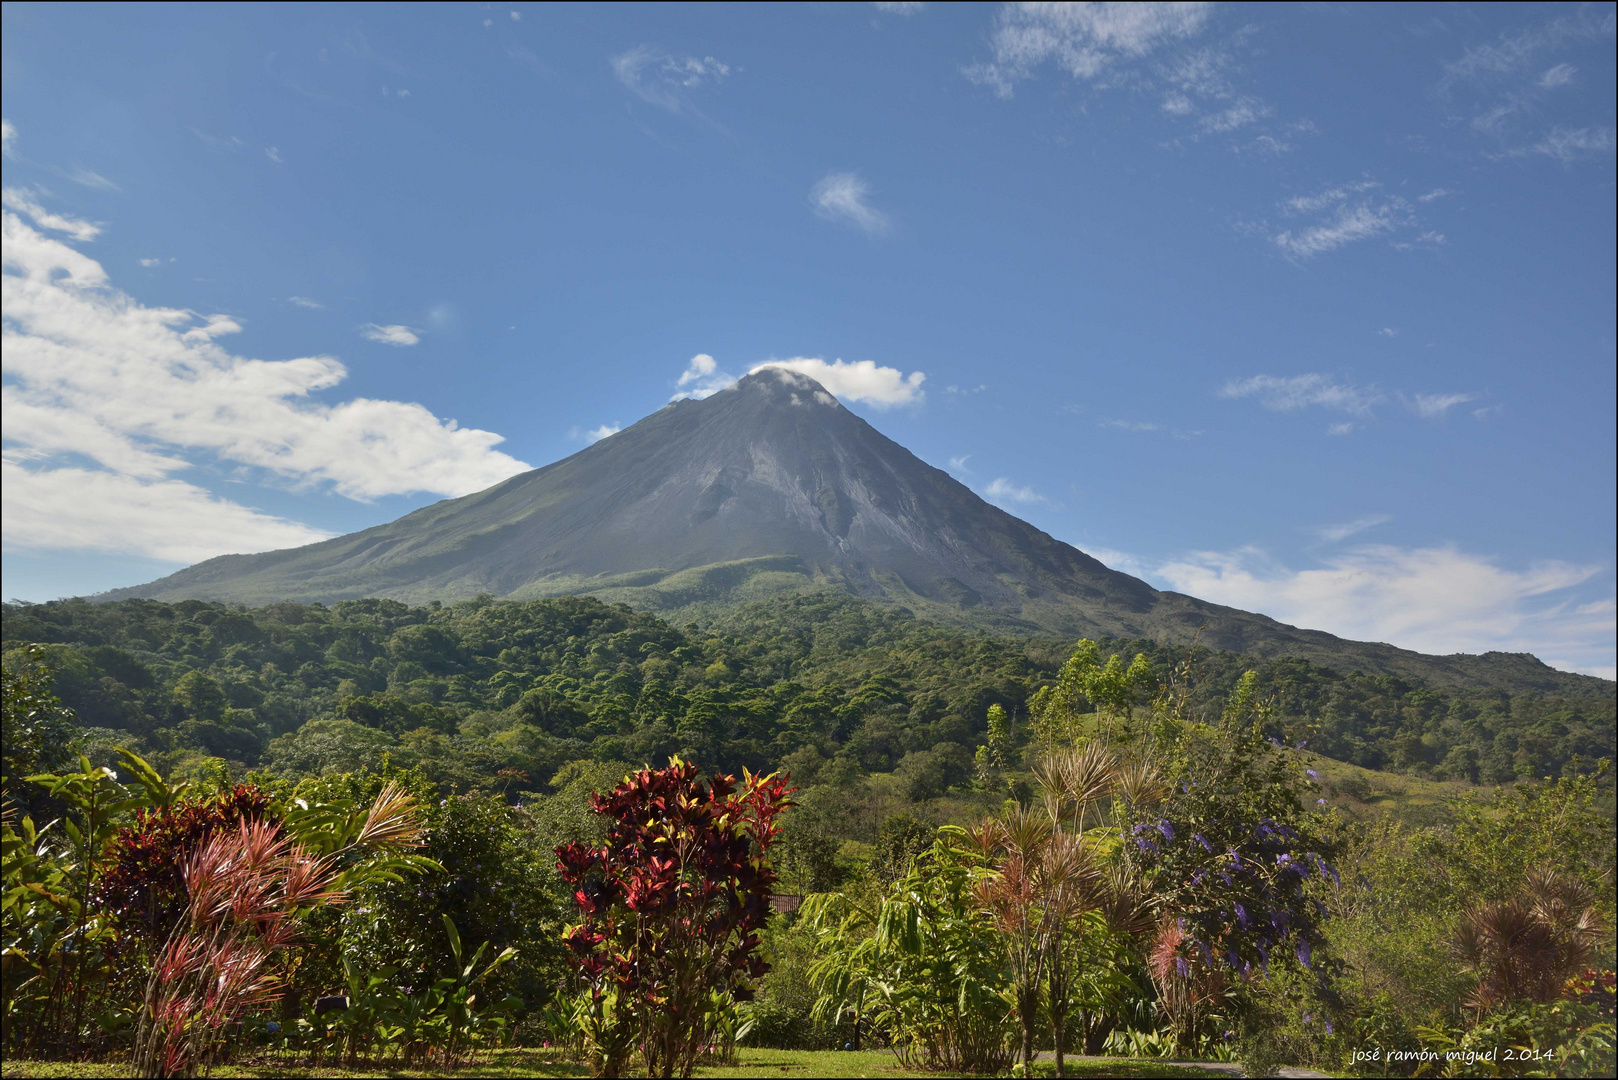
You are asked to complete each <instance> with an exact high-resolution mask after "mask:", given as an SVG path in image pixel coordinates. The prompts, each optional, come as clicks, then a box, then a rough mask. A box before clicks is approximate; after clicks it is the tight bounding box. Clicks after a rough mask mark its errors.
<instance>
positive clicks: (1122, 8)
mask: <svg viewBox="0 0 1618 1080" xmlns="http://www.w3.org/2000/svg"><path fill="white" fill-rule="evenodd" d="M1210 6H1211V5H1208V4H1200V3H1075V4H1060V3H1021V4H1006V5H1004V6H1003V7H1001V9H1000V13H999V16H998V17H997V19H996V25H995V30H994V35H993V37H992V39H991V40H990V49H991V54H992V59H991V60H990V61H989V62H987V63H983V64H975V65H973V66H972V67H970V68H968V69H967V71H966V74H967V76H968V77H969V78H971V79H972V80H973V81H974V82H978V83H982V84H984V85H987V86H991V87H993V88H994V90H995V92H996V93H998V94H1000V95H1001V96H1002V97H1010V96H1011V94H1012V89H1013V87H1014V85H1015V84H1016V83H1017V82H1019V81H1021V80H1023V79H1027V78H1030V77H1032V76H1033V74H1034V71H1035V70H1036V69H1037V68H1039V67H1040V66H1042V65H1044V64H1046V63H1054V64H1055V65H1056V66H1057V67H1058V68H1060V69H1061V70H1062V71H1065V72H1066V73H1067V74H1069V75H1071V76H1072V77H1073V78H1075V79H1086V80H1096V79H1098V78H1100V77H1101V76H1102V75H1103V74H1104V73H1105V72H1106V71H1107V70H1108V69H1109V68H1110V67H1112V66H1113V65H1114V64H1116V63H1118V62H1119V61H1122V60H1126V59H1138V58H1140V57H1143V56H1146V55H1147V54H1149V53H1151V52H1152V51H1153V50H1154V49H1156V48H1158V47H1159V46H1161V45H1164V44H1167V43H1170V42H1173V41H1178V40H1182V39H1185V38H1189V37H1192V36H1194V35H1196V34H1197V33H1198V32H1200V31H1201V30H1202V27H1203V24H1204V23H1206V22H1207V19H1208V13H1209V8H1210Z"/></svg>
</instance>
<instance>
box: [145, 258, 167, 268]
mask: <svg viewBox="0 0 1618 1080" xmlns="http://www.w3.org/2000/svg"><path fill="white" fill-rule="evenodd" d="M140 264H141V265H142V266H145V267H153V266H162V265H163V260H162V259H142V260H140Z"/></svg>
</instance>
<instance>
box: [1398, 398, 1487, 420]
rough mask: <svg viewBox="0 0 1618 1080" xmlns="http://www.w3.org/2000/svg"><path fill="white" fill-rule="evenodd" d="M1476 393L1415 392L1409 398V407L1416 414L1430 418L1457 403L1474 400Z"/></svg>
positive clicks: (1463, 403)
mask: <svg viewBox="0 0 1618 1080" xmlns="http://www.w3.org/2000/svg"><path fill="white" fill-rule="evenodd" d="M1477 399H1478V396H1477V395H1476V394H1415V395H1412V396H1411V398H1410V407H1411V408H1412V409H1413V410H1415V413H1416V415H1417V416H1424V417H1427V418H1428V419H1431V418H1433V417H1436V416H1443V415H1444V414H1445V413H1447V412H1449V411H1450V410H1451V409H1453V408H1454V407H1455V406H1457V405H1465V404H1466V403H1467V402H1469V401H1476V400H1477Z"/></svg>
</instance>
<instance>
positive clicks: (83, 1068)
mask: <svg viewBox="0 0 1618 1080" xmlns="http://www.w3.org/2000/svg"><path fill="white" fill-rule="evenodd" d="M1055 1069H1056V1065H1055V1063H1054V1062H1047V1061H1040V1062H1036V1063H1035V1069H1034V1071H1035V1075H1037V1076H1049V1075H1054V1074H1055ZM1065 1071H1066V1073H1067V1075H1068V1076H1122V1077H1137V1076H1139V1077H1159V1076H1164V1077H1176V1076H1198V1077H1207V1076H1210V1075H1213V1074H1211V1073H1210V1072H1208V1071H1207V1070H1204V1069H1198V1068H1194V1067H1187V1066H1183V1065H1171V1064H1168V1063H1167V1062H1161V1061H1140V1060H1136V1059H1131V1058H1073V1057H1070V1058H1068V1059H1067V1066H1066V1070H1065ZM128 1075H129V1066H128V1065H125V1064H123V1063H121V1062H113V1063H106V1064H84V1063H80V1062H71V1061H17V1060H11V1059H8V1060H7V1061H6V1062H5V1064H4V1066H3V1067H0V1076H5V1077H8V1078H9V1077H13V1076H16V1077H53V1078H54V1077H63V1078H66V1077H80V1076H82V1077H90V1078H96V1077H108V1078H111V1077H124V1076H128ZM211 1075H212V1076H216V1077H221V1078H224V1080H230V1078H234V1077H249V1076H262V1077H285V1078H287V1080H292V1078H294V1077H298V1078H301V1077H315V1076H322V1077H324V1076H333V1077H362V1076H371V1077H424V1076H462V1077H471V1076H588V1075H589V1070H588V1069H586V1068H585V1067H584V1066H582V1065H576V1064H573V1063H572V1062H567V1061H562V1060H560V1059H558V1057H557V1056H556V1054H555V1053H553V1052H549V1051H543V1050H496V1051H493V1052H492V1053H489V1054H485V1055H481V1056H480V1057H479V1058H478V1060H477V1061H475V1062H473V1063H472V1064H469V1065H463V1066H462V1067H461V1068H459V1069H457V1070H456V1071H455V1072H454V1073H446V1072H443V1071H430V1070H424V1069H377V1068H360V1069H341V1068H333V1067H330V1066H326V1065H322V1066H320V1067H318V1068H292V1067H289V1066H281V1065H277V1064H252V1063H248V1064H242V1065H222V1066H219V1067H217V1068H215V1069H214V1070H213V1072H212V1074H211ZM631 1075H633V1074H631ZM697 1075H698V1076H787V1077H809V1076H830V1077H845V1076H848V1077H852V1076H889V1077H897V1076H904V1075H917V1074H914V1073H906V1071H905V1070H903V1069H901V1068H900V1067H899V1063H898V1062H897V1061H895V1060H894V1057H893V1055H892V1054H889V1053H885V1052H881V1051H860V1052H858V1053H854V1052H848V1051H838V1050H743V1051H742V1052H741V1056H740V1062H739V1063H738V1064H736V1065H732V1066H707V1067H704V1068H700V1069H698V1070H697Z"/></svg>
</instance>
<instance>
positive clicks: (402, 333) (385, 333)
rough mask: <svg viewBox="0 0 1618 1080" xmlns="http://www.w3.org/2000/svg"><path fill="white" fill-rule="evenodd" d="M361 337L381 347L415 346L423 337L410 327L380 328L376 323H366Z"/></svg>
mask: <svg viewBox="0 0 1618 1080" xmlns="http://www.w3.org/2000/svg"><path fill="white" fill-rule="evenodd" d="M360 336H361V337H363V338H364V339H365V340H366V341H375V342H377V343H378V344H381V345H415V344H417V343H418V342H420V341H421V337H420V336H419V335H418V334H417V333H416V332H415V331H414V330H412V329H411V328H410V327H408V326H400V325H398V324H397V323H395V324H394V325H392V326H378V325H377V324H376V323H366V324H364V325H363V326H361V327H360Z"/></svg>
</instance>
